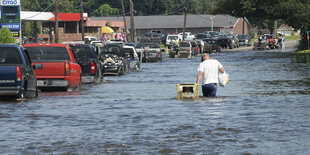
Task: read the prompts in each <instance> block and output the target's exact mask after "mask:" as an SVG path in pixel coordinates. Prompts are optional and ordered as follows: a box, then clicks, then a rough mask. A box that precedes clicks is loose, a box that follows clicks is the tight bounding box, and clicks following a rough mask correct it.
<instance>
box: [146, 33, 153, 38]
mask: <svg viewBox="0 0 310 155" xmlns="http://www.w3.org/2000/svg"><path fill="white" fill-rule="evenodd" d="M151 36H152V35H151V34H150V33H148V34H145V35H144V37H151Z"/></svg>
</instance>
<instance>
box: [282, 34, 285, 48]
mask: <svg viewBox="0 0 310 155" xmlns="http://www.w3.org/2000/svg"><path fill="white" fill-rule="evenodd" d="M281 47H282V48H281V49H282V51H283V50H285V35H283V37H282V40H281Z"/></svg>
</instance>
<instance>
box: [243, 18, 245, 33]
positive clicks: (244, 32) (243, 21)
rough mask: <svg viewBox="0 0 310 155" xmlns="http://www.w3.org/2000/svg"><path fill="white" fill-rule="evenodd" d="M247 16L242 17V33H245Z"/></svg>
mask: <svg viewBox="0 0 310 155" xmlns="http://www.w3.org/2000/svg"><path fill="white" fill-rule="evenodd" d="M244 20H245V17H243V18H242V34H244V33H245V30H244V26H245V21H244Z"/></svg>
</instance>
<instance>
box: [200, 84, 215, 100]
mask: <svg viewBox="0 0 310 155" xmlns="http://www.w3.org/2000/svg"><path fill="white" fill-rule="evenodd" d="M216 90H217V84H216V83H210V84H204V85H202V93H203V96H204V97H215V96H216Z"/></svg>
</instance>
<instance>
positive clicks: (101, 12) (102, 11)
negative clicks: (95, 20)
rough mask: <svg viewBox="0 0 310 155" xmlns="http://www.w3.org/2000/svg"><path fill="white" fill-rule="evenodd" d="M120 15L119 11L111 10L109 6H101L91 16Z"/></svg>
mask: <svg viewBox="0 0 310 155" xmlns="http://www.w3.org/2000/svg"><path fill="white" fill-rule="evenodd" d="M119 13H120V11H119V9H117V8H112V7H111V6H110V5H109V4H103V5H101V6H100V7H99V8H98V9H96V10H95V11H94V12H93V13H92V15H94V16H110V15H118V14H119Z"/></svg>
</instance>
